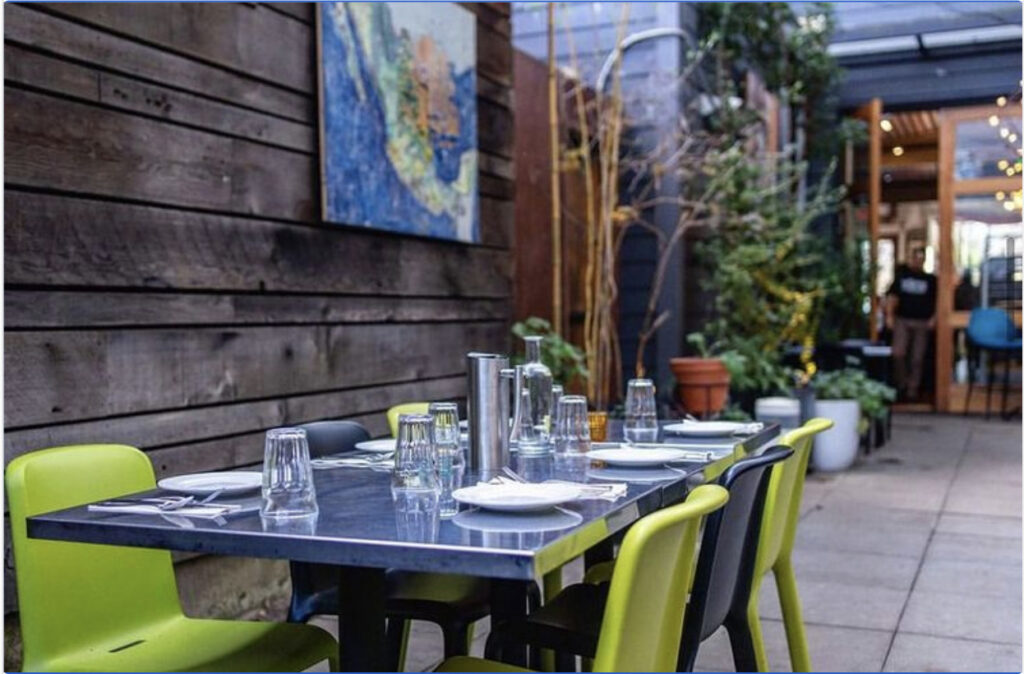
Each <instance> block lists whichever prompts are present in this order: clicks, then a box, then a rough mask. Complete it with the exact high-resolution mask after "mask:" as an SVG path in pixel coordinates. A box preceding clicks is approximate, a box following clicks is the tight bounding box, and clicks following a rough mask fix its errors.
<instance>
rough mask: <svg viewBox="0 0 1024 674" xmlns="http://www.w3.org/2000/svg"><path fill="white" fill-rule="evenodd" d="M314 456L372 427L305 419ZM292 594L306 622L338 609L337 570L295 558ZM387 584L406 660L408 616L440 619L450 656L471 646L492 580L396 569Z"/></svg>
mask: <svg viewBox="0 0 1024 674" xmlns="http://www.w3.org/2000/svg"><path fill="white" fill-rule="evenodd" d="M299 428H302V429H305V431H306V438H307V440H308V441H309V454H310V457H311V458H312V457H319V456H325V455H328V454H341V453H345V452H351V451H353V450H354V449H355V445H356V443H357V442H362V441H364V440H369V439H370V434H369V432H368V431H367V430H366V429H365V428H363V426H361V425H360V424H357V423H355V422H353V421H315V422H312V423H308V424H303V425H301V426H299ZM291 574H292V600H291V606H290V607H289V610H288V620H289V621H291V622H305V621H306V620H309V618H310V617H311V616H314V615H337V614H338V612H339V611H340V610H342V609H343V607H341V606H339V605H338V572H337V570H336V569H335V568H333V567H331V566H330V565H326V564H310V563H306V562H291ZM387 584H388V602H387V609H386V610H387V616H388V640H389V643H390V644H391V647H392V650H393V652H394V654H395V657H396V659H395V662H394V664H395V665H396V666H397V665H399V664H401V663H400V662H399V660H400V659H401V658H400V656H399V653H400V651H402V650H403V643H404V640H405V628H406V624H405V623H406V621H408V620H425V621H427V622H432V623H436V624H437V625H439V626H440V627H441V631H442V633H443V634H444V653H445V657H446V658H448V657H454V656H456V655H466V654H468V652H469V641H470V638H469V628H470V626H471V625H472V624H473V623H474V622H476V621H477V620H480V619H481V618H483V617H485V616H487V615H488V614H489V613H490V612H491V608H490V583H489V582H488V581H487V580H486V579H482V578H474V577H471V576H457V575H450V574H437V573H418V572H412V571H396V570H391V571H388V573H387Z"/></svg>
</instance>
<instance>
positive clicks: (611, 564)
mask: <svg viewBox="0 0 1024 674" xmlns="http://www.w3.org/2000/svg"><path fill="white" fill-rule="evenodd" d="M614 571H615V560H614V559H613V560H610V561H607V562H599V563H597V564H594V565H593V566H591V567H590V568H589V569H587V572H586V573H585V574H583V582H584V583H590V584H591V585H597V584H599V583H610V582H611V580H612V573H613V572H614Z"/></svg>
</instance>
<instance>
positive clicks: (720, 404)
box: [669, 332, 734, 416]
mask: <svg viewBox="0 0 1024 674" xmlns="http://www.w3.org/2000/svg"><path fill="white" fill-rule="evenodd" d="M686 341H687V342H689V343H690V345H691V346H693V347H694V349H695V350H696V351H697V353H698V355H697V356H694V357H685V358H672V359H671V360H670V361H669V365H671V367H672V374H673V375H675V378H676V397H677V398H678V400H679V403H680V404H681V405H682V406H683V409H685V410H686V411H687V412H688V413H690V414H693V415H696V416H702V415H707V414H717V413H719V412H721V411H722V410H723V409H724V408H725V401H726V398H727V397H728V395H729V381H730V375H729V369H728V367H726V359H727V358H734V354H732V353H728V354H720V355H713V354H712V348H711V347H709V346H708V344H707V340H706V339H705V338H704V335H702V334H701V333H699V332H695V333H692V334H690V335H687V336H686Z"/></svg>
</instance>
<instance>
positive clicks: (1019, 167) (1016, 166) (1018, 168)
mask: <svg viewBox="0 0 1024 674" xmlns="http://www.w3.org/2000/svg"><path fill="white" fill-rule="evenodd" d="M1022 168H1024V164H1021V162H1020V161H1017V162H1016V163H1014V165H1013V170H1014V171H1016V172H1017V173H1020V170H1021V169H1022Z"/></svg>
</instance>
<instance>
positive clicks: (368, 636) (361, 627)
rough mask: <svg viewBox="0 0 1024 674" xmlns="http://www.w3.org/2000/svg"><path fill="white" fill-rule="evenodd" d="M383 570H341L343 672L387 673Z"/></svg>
mask: <svg viewBox="0 0 1024 674" xmlns="http://www.w3.org/2000/svg"><path fill="white" fill-rule="evenodd" d="M386 601H387V588H386V586H385V578H384V569H371V568H364V567H358V566H342V567H339V569H338V606H339V607H340V608H341V610H340V611H338V647H339V648H340V651H341V652H340V656H341V657H340V658H339V662H340V663H341V671H343V672H387V671H390V670H391V667H390V666H389V664H388V652H387V640H386V639H385V613H384V609H385V602H386Z"/></svg>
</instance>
